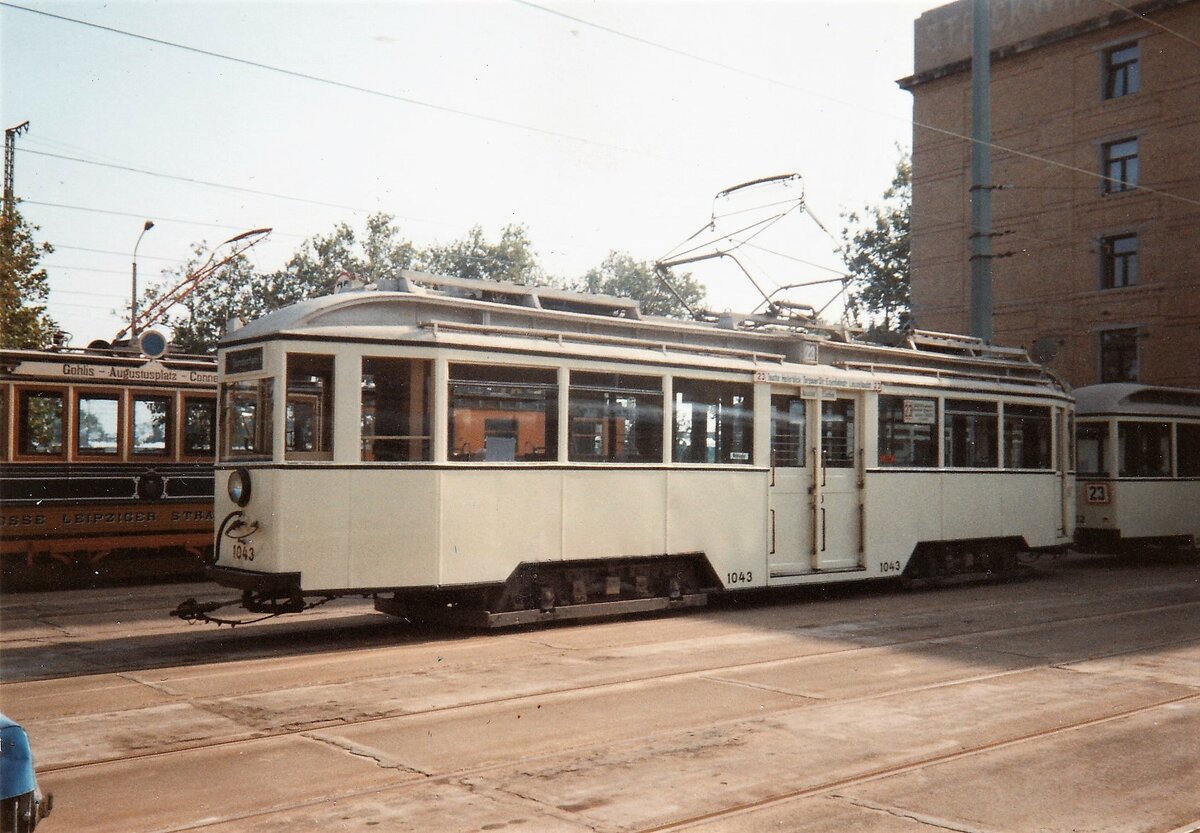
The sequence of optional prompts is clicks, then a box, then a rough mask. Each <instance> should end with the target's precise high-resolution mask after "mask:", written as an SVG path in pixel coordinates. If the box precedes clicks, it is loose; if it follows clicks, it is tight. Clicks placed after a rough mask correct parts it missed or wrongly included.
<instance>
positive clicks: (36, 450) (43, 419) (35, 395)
mask: <svg viewBox="0 0 1200 833" xmlns="http://www.w3.org/2000/svg"><path fill="white" fill-rule="evenodd" d="M18 418H19V419H20V428H19V429H18V434H19V436H18V439H17V445H18V447H19V448H20V450H21V453H22V454H38V455H46V456H49V455H56V456H57V455H61V454H62V453H63V438H62V434H63V397H62V394H61V393H55V392H53V391H42V390H36V391H22V392H21V397H20V407H19V411H18Z"/></svg>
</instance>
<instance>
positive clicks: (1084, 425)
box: [1075, 422, 1108, 477]
mask: <svg viewBox="0 0 1200 833" xmlns="http://www.w3.org/2000/svg"><path fill="white" fill-rule="evenodd" d="M1075 454H1076V456H1077V457H1078V459H1079V474H1081V475H1096V476H1099V477H1107V476H1108V469H1107V468H1106V466H1107V460H1108V423H1107V422H1080V423H1078V424H1077V427H1076V429H1075Z"/></svg>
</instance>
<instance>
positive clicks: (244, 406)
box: [221, 379, 275, 460]
mask: <svg viewBox="0 0 1200 833" xmlns="http://www.w3.org/2000/svg"><path fill="white" fill-rule="evenodd" d="M274 389H275V380H274V379H251V380H248V381H244V382H226V383H225V384H224V385H222V386H221V404H222V408H223V413H224V416H223V420H222V423H221V425H222V430H221V435H222V436H221V459H222V460H268V459H270V457H271V445H272V439H271V438H272V436H273V435H272V431H271V411H272V408H273V400H274Z"/></svg>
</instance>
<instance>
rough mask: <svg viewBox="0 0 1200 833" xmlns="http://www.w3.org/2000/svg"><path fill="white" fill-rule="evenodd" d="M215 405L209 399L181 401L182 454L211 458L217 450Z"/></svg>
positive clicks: (189, 397) (189, 398)
mask: <svg viewBox="0 0 1200 833" xmlns="http://www.w3.org/2000/svg"><path fill="white" fill-rule="evenodd" d="M216 441H217V403H216V402H214V401H213V400H211V399H208V398H204V399H200V398H194V397H191V396H188V397H185V398H184V400H183V453H184V455H185V456H188V457H212V456H214V455H215V454H216V448H217V442H216Z"/></svg>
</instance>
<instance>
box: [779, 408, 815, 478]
mask: <svg viewBox="0 0 1200 833" xmlns="http://www.w3.org/2000/svg"><path fill="white" fill-rule="evenodd" d="M804 420H805V402H804V400H803V399H801V398H800V397H798V396H772V397H771V461H772V463H773V465H775V466H778V467H780V468H785V469H786V468H796V467H799V466H803V465H804V463H805V460H806V458H807V456H808V455H807V452H806V451H805V445H804V429H805V424H804Z"/></svg>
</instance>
